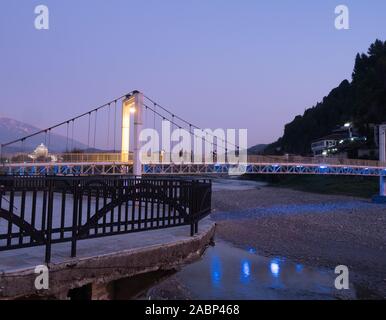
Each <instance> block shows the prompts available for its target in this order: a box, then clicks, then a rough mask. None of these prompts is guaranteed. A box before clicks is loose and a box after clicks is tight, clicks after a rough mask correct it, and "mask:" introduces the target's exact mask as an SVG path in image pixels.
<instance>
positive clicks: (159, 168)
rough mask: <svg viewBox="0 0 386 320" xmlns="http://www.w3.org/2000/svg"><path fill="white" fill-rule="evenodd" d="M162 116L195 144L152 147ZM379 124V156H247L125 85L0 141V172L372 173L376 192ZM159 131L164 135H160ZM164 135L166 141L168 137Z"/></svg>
mask: <svg viewBox="0 0 386 320" xmlns="http://www.w3.org/2000/svg"><path fill="white" fill-rule="evenodd" d="M165 121H166V122H168V123H170V126H171V130H176V131H177V133H179V132H180V131H182V130H184V132H187V133H188V135H189V137H188V140H189V145H191V144H193V143H194V141H196V142H197V141H200V143H201V144H200V146H199V147H198V148H195V149H194V150H185V149H184V148H183V147H181V146H180V145H178V143H179V141H178V140H174V141H172V142H171V143H167V144H166V145H165V146H164V145H162V146H159V134H158V132H160V131H161V130H162V127H163V124H162V123H164V122H165ZM132 124H133V130H131V126H132ZM146 128H147V129H152V133H150V134H149V136H148V138H150V139H151V138H152V139H151V141H152V142H151V144H153V146H152V147H153V149H152V151H151V152H150V153H149V152H148V153H147V154H144V153H143V152H141V150H142V149H141V147H142V146H143V143H141V142H140V136H141V132H142V131H143V129H146ZM380 128H381V129H380V130H379V131H380V144H379V145H380V161H370V160H355V159H354V160H353V159H335V158H318V157H315V158H311V157H310V158H306V157H299V156H282V157H279V156H254V155H247V154H246V146H239V145H238V144H237V142H236V139H228V137H227V136H226V135H225V136H221V137H220V136H218V135H216V133H215V132H214V131H212V130H208V129H203V128H201V127H199V126H197V125H195V124H193V123H191V122H190V121H188V120H186V119H184V118H183V117H181V116H179V115H176V114H175V113H174V112H172V111H171V110H170V109H168V108H166V107H164V106H162V105H161V104H159V103H157V102H156V101H155V100H154V99H152V98H150V97H148V96H147V95H145V94H143V93H141V92H139V91H133V92H130V93H129V94H125V95H123V96H120V97H118V98H115V99H113V100H111V101H109V102H107V103H105V104H103V105H101V106H99V107H96V108H93V109H91V110H89V111H88V112H85V113H83V114H80V115H78V116H75V117H73V118H71V119H68V120H65V121H62V122H60V123H58V124H56V125H54V126H51V127H48V128H46V129H42V130H40V131H38V132H35V133H32V134H29V135H27V136H24V137H20V138H18V139H16V140H14V141H10V142H7V143H3V144H2V145H1V162H2V166H1V171H2V172H3V174H5V175H13V176H14V175H21V176H41V175H50V176H51V175H55V176H79V175H127V174H132V175H135V176H141V175H169V176H170V175H222V174H223V175H227V174H229V175H241V174H297V175H301V174H317V175H354V176H374V177H380V195H382V196H386V188H385V184H384V180H385V176H386V156H385V131H386V126H381V127H380ZM131 131H134V133H133V135H131V134H130V133H131ZM55 132H59V133H60V132H61V133H62V136H63V137H64V138H65V146H64V145H62V146H61V149H60V150H59V149H58V146H57V145H54V140H55V137H56V136H55ZM198 133H202V134H200V135H199V134H198ZM77 135H81V136H83V137H84V136H86V137H87V143H84V144H81V143H79V140H78V139H76V138H77V137H76V136H77ZM178 136H180V134H178ZM162 138H163V139H164V138H165V137H164V136H163V134H162ZM39 139H40V140H39ZM166 139H169V140H170V136H169V137H167V138H166ZM30 141H35V142H36V141H41V143H42V145H44V146H45V147H46V148H47V149H44V150H46V151H45V153H44V152H43V154H42V155H39V154H33V148H32V147H31V146H32V145H33V144H32V143H31V142H30ZM35 144H36V143H35ZM131 145H132V148H130V146H131ZM176 147H177V149H176ZM55 148H56V149H57V151H56V152H52V154H49V151H50V150H51V149H53V150H55ZM205 149H206V150H205ZM208 150H209V151H208ZM205 152H206V153H205ZM31 153H32V154H31ZM35 153H36V152H35ZM208 154H209V156H208ZM231 154H233V156H231ZM242 155H244V156H242ZM175 159H177V160H178V161H176V160H175Z"/></svg>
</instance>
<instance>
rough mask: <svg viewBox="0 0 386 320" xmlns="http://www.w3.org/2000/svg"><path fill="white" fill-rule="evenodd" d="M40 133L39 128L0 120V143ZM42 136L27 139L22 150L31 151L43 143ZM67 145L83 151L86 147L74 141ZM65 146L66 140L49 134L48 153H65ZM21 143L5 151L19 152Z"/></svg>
mask: <svg viewBox="0 0 386 320" xmlns="http://www.w3.org/2000/svg"><path fill="white" fill-rule="evenodd" d="M38 131H40V129H39V128H37V127H34V126H32V125H30V124H27V123H24V122H20V121H17V120H14V119H10V118H0V143H7V142H9V141H13V140H16V139H19V138H22V137H24V136H27V135H30V134H33V133H35V132H38ZM44 142H45V138H44V134H40V135H38V136H35V137H32V138H30V139H28V140H27V141H26V142H25V144H24V146H23V148H24V150H27V151H33V150H34V149H35V148H36V147H37V146H38V145H39V144H40V143H44ZM68 144H69V145H73V146H74V147H75V148H79V149H85V148H87V146H86V145H84V144H82V143H80V142H78V141H76V140H74V142H73V143H72V141H71V139H69V142H68ZM66 145H67V138H66V137H63V136H61V135H58V134H51V136H50V151H53V152H61V151H65V148H66ZM21 149H22V146H21V143H18V144H15V145H12V146H9V147H7V148H6V151H9V152H11V151H12V152H18V151H21Z"/></svg>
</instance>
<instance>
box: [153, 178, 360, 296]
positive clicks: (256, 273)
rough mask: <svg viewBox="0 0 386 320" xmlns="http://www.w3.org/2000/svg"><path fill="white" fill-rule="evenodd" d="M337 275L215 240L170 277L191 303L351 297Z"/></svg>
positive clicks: (223, 185)
mask: <svg viewBox="0 0 386 320" xmlns="http://www.w3.org/2000/svg"><path fill="white" fill-rule="evenodd" d="M264 185H265V184H264V183H259V182H253V181H243V180H237V179H220V180H215V181H214V183H213V190H214V191H221V190H238V191H240V190H247V189H251V188H261V187H264ZM336 276H337V275H336V274H335V273H334V270H331V269H324V268H315V267H311V266H307V265H304V264H300V263H296V262H293V261H291V260H288V259H286V258H285V257H264V256H261V255H260V254H259V253H258V251H257V250H256V248H253V247H244V248H239V247H235V246H233V245H232V244H231V243H228V242H225V241H222V240H220V239H218V240H216V241H215V245H214V246H211V247H209V248H208V249H207V250H206V252H205V254H204V255H203V257H202V258H201V259H200V260H199V261H197V262H195V263H193V264H190V265H187V266H184V267H183V268H182V270H180V271H179V272H177V273H176V274H175V275H174V276H173V277H174V279H175V280H176V281H177V282H178V284H179V286H180V287H182V288H184V289H185V290H186V291H187V295H188V296H189V297H191V298H193V299H214V300H216V299H225V300H226V299H246V300H253V299H259V300H260V299H262V300H276V299H290V300H300V299H302V300H304V299H305V300H307V299H323V300H334V299H354V298H355V297H356V294H355V291H354V290H347V291H345V290H343V291H340V290H336V289H335V285H334V284H335V278H336ZM167 281H168V280H166V282H167ZM161 285H162V283H161ZM171 286H173V285H171ZM350 287H351V288H352V287H353V286H350ZM148 298H151V297H150V296H148Z"/></svg>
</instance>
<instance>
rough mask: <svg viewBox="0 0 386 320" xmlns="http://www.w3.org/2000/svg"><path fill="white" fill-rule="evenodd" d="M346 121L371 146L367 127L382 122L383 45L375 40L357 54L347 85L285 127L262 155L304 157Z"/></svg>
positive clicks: (385, 91) (385, 89)
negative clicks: (287, 154)
mask: <svg viewBox="0 0 386 320" xmlns="http://www.w3.org/2000/svg"><path fill="white" fill-rule="evenodd" d="M348 121H350V122H353V123H354V125H355V127H357V128H358V129H359V132H360V134H362V135H364V136H367V137H368V144H369V145H370V146H371V145H374V139H373V136H374V135H373V131H372V129H371V124H379V123H382V122H386V42H382V41H380V40H376V41H375V42H374V43H373V44H371V46H370V48H369V50H368V52H367V54H359V53H358V54H357V56H356V59H355V66H354V71H353V74H352V80H351V82H349V81H348V80H344V81H343V82H342V83H341V84H340V85H339V86H338V87H337V88H335V89H333V90H332V91H331V92H330V93H329V95H328V96H326V97H324V98H323V101H322V102H319V103H317V104H316V105H315V106H314V107H312V108H310V109H307V110H306V111H305V112H304V114H303V115H302V116H301V115H299V116H296V117H295V119H294V120H293V121H292V122H291V123H288V124H286V126H285V130H284V135H283V136H282V137H281V138H280V139H279V140H277V141H276V142H274V143H272V144H270V145H269V146H268V147H267V148H266V149H265V151H264V153H265V154H282V153H294V154H301V155H308V154H310V153H311V147H310V145H311V142H312V141H313V140H315V139H318V138H320V137H322V136H324V135H327V134H329V133H330V132H331V131H332V130H333V129H334V128H336V127H337V126H339V125H342V124H344V123H345V122H348Z"/></svg>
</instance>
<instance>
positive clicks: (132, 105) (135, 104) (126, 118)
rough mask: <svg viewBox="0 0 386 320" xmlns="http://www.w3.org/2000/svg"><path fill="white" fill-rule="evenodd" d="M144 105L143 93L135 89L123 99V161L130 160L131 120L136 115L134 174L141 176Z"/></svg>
mask: <svg viewBox="0 0 386 320" xmlns="http://www.w3.org/2000/svg"><path fill="white" fill-rule="evenodd" d="M142 105H143V94H142V93H141V92H139V91H134V92H133V93H132V94H131V95H128V96H126V97H125V98H124V99H123V100H122V147H121V161H122V162H129V150H130V120H131V116H132V115H134V146H133V174H134V175H136V176H140V175H141V174H142V165H141V159H140V149H141V145H140V142H139V135H140V133H141V130H142V124H143V122H142Z"/></svg>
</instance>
